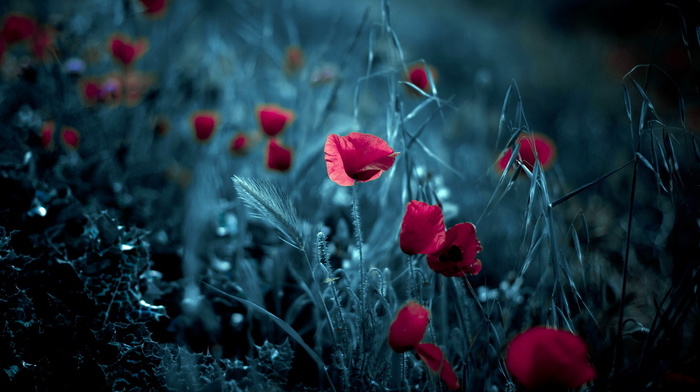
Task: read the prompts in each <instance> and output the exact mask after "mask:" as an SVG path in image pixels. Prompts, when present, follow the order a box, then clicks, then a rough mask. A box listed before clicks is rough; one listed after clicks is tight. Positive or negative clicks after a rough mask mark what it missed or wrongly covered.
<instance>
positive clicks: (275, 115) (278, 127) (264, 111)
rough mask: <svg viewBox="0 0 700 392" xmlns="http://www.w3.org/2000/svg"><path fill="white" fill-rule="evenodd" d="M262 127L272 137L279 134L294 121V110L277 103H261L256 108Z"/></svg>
mask: <svg viewBox="0 0 700 392" xmlns="http://www.w3.org/2000/svg"><path fill="white" fill-rule="evenodd" d="M256 112H257V115H258V122H259V123H260V129H262V131H263V132H264V133H265V134H266V135H267V136H271V137H275V136H277V135H278V134H279V133H280V132H282V131H283V130H284V128H286V127H287V126H288V125H289V124H291V123H292V121H294V112H293V111H291V110H288V109H284V108H281V107H279V106H277V105H270V104H266V105H260V106H258V107H257V108H256Z"/></svg>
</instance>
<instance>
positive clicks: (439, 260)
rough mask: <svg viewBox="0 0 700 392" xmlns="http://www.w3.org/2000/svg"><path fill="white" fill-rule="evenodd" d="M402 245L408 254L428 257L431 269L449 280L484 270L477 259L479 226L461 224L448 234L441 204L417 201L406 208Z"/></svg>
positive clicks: (402, 227) (402, 223)
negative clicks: (477, 227) (477, 231)
mask: <svg viewBox="0 0 700 392" xmlns="http://www.w3.org/2000/svg"><path fill="white" fill-rule="evenodd" d="M399 245H400V246H401V250H402V251H403V252H404V253H406V254H410V255H412V254H425V255H427V260H428V266H429V267H430V269H432V270H433V271H435V272H437V273H439V274H442V275H444V276H447V277H461V276H464V275H466V274H470V275H476V274H478V273H479V272H480V271H481V261H479V260H478V259H477V258H476V256H477V253H478V252H480V251H481V250H482V248H481V243H480V242H479V239H478V238H477V237H476V227H475V226H474V225H473V224H471V223H458V224H456V225H454V226H452V227H451V228H450V229H449V230H447V231H445V223H444V218H443V215H442V210H441V209H440V207H439V206H437V205H432V206H431V205H428V204H427V203H425V202H422V201H416V200H412V201H411V202H409V203H408V204H407V205H406V213H405V214H404V218H403V221H402V222H401V231H400V232H399Z"/></svg>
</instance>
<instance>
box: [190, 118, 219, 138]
mask: <svg viewBox="0 0 700 392" xmlns="http://www.w3.org/2000/svg"><path fill="white" fill-rule="evenodd" d="M190 121H191V123H192V132H193V133H194V138H195V139H196V140H197V141H199V142H202V143H206V142H208V141H209V140H210V139H211V137H212V135H214V132H215V131H216V125H217V124H218V123H219V117H218V116H217V115H216V113H214V112H210V111H198V112H195V113H194V114H192V117H191V120H190Z"/></svg>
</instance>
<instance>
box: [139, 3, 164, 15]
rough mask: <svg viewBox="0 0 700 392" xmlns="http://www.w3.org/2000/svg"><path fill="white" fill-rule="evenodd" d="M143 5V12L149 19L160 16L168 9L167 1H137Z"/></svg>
mask: <svg viewBox="0 0 700 392" xmlns="http://www.w3.org/2000/svg"><path fill="white" fill-rule="evenodd" d="M139 1H140V2H141V4H142V5H143V8H144V9H143V12H145V13H146V15H148V16H151V17H159V16H162V15H163V14H164V13H165V11H166V10H167V7H168V1H167V0H139Z"/></svg>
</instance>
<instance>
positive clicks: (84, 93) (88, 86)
mask: <svg viewBox="0 0 700 392" xmlns="http://www.w3.org/2000/svg"><path fill="white" fill-rule="evenodd" d="M78 88H79V90H80V96H81V97H82V99H83V103H85V104H86V105H94V104H96V103H97V102H99V101H100V99H101V98H102V86H101V82H100V81H99V80H97V79H92V78H90V79H83V80H81V81H80V82H79V83H78Z"/></svg>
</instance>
